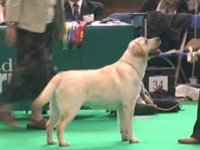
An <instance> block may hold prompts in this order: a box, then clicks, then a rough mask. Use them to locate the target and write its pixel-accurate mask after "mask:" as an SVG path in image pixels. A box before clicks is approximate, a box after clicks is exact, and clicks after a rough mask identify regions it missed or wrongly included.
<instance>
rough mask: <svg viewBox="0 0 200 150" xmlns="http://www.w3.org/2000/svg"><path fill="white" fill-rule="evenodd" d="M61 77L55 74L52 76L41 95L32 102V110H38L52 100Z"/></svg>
mask: <svg viewBox="0 0 200 150" xmlns="http://www.w3.org/2000/svg"><path fill="white" fill-rule="evenodd" d="M60 79H61V75H60V74H57V75H56V76H54V77H53V78H52V79H51V80H50V82H49V83H48V84H47V86H46V87H45V88H44V90H43V91H42V92H41V94H40V95H39V96H38V97H37V98H36V99H35V100H34V102H33V104H32V109H34V110H38V109H41V108H42V107H43V106H44V105H46V104H47V103H48V102H49V101H50V100H51V98H52V95H53V93H54V91H55V89H56V88H57V86H58V85H59V83H60Z"/></svg>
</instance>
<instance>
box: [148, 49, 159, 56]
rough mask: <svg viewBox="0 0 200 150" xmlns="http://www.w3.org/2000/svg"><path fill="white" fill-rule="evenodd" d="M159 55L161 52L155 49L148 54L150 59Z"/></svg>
mask: <svg viewBox="0 0 200 150" xmlns="http://www.w3.org/2000/svg"><path fill="white" fill-rule="evenodd" d="M160 53H161V50H160V49H158V48H157V49H155V50H152V51H150V52H149V56H150V57H152V56H158V55H159V54H160Z"/></svg>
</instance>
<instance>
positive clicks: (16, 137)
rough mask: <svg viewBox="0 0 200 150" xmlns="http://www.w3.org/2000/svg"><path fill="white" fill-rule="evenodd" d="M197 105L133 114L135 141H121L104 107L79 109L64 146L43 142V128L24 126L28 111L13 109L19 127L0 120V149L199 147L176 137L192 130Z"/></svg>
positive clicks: (172, 149) (154, 149) (170, 149)
mask: <svg viewBox="0 0 200 150" xmlns="http://www.w3.org/2000/svg"><path fill="white" fill-rule="evenodd" d="M196 109H197V102H184V103H183V105H182V108H181V111H179V112H177V113H157V114H154V115H150V116H135V117H134V119H133V122H134V131H135V135H136V137H137V138H138V139H139V140H140V143H137V144H129V143H128V142H121V141H120V134H119V129H118V124H117V120H116V118H115V117H113V116H110V115H109V114H108V113H107V112H106V111H102V110H101V111H99V110H98V111H97V110H81V111H80V112H79V114H78V116H77V117H76V118H75V119H74V120H73V121H72V122H71V124H70V125H69V127H68V128H67V129H66V130H65V138H66V139H67V140H68V142H69V143H70V144H71V146H70V147H67V148H60V147H58V146H57V145H53V146H48V145H46V133H45V131H41V130H40V131H35V130H27V129H26V128H25V127H26V123H27V119H28V118H29V116H30V114H26V113H25V112H15V116H16V118H17V119H18V120H19V123H20V126H21V127H22V128H20V129H12V128H9V127H7V126H6V125H5V124H3V123H2V122H0V150H58V149H68V150H199V149H200V145H181V144H178V143H177V139H178V138H182V137H187V136H189V135H190V134H191V132H192V128H193V124H194V121H195V119H196ZM54 136H55V138H56V133H55V132H54Z"/></svg>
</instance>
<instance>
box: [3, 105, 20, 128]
mask: <svg viewBox="0 0 200 150" xmlns="http://www.w3.org/2000/svg"><path fill="white" fill-rule="evenodd" d="M0 121H3V122H5V123H6V124H8V125H9V126H11V127H17V126H18V125H17V123H16V121H15V120H14V119H13V117H12V104H6V103H5V104H1V106H0Z"/></svg>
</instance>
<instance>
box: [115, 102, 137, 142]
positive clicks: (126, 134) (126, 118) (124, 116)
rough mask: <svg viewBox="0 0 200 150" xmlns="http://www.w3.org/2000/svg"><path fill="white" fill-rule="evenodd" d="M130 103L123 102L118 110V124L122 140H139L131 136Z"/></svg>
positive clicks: (131, 109)
mask: <svg viewBox="0 0 200 150" xmlns="http://www.w3.org/2000/svg"><path fill="white" fill-rule="evenodd" d="M133 112H134V111H133V107H132V105H126V104H124V105H123V106H122V108H121V109H119V110H118V119H119V124H120V132H121V138H122V141H129V142H130V143H137V142H139V141H138V140H137V139H136V138H134V137H133V136H132V117H133Z"/></svg>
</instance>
